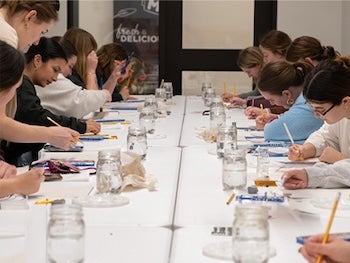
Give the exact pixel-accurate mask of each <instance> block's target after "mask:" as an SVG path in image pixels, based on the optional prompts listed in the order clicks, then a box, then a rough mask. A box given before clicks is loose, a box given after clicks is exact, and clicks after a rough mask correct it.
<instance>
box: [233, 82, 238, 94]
mask: <svg viewBox="0 0 350 263" xmlns="http://www.w3.org/2000/svg"><path fill="white" fill-rule="evenodd" d="M232 91H233V97H236V91H237V90H236V83H235V84H233V87H232Z"/></svg>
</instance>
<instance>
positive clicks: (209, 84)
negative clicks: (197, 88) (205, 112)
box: [202, 82, 211, 101]
mask: <svg viewBox="0 0 350 263" xmlns="http://www.w3.org/2000/svg"><path fill="white" fill-rule="evenodd" d="M207 88H211V83H210V82H203V83H202V99H203V101H205V96H206V93H207Z"/></svg>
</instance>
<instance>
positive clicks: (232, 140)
mask: <svg viewBox="0 0 350 263" xmlns="http://www.w3.org/2000/svg"><path fill="white" fill-rule="evenodd" d="M226 149H233V150H234V149H237V130H236V128H235V127H234V126H231V125H221V126H218V133H217V136H216V152H217V156H218V158H219V159H220V158H222V157H223V156H224V151H225V150H226Z"/></svg>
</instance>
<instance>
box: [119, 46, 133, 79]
mask: <svg viewBox="0 0 350 263" xmlns="http://www.w3.org/2000/svg"><path fill="white" fill-rule="evenodd" d="M133 56H135V52H134V51H133V52H131V54H130V56H129V57H128V59H127V60H126V62H125V65H124V67H122V69H121V71H120V72H121V73H122V74H125V72H126V68H127V66H128V65H129V64H130V61H131V59H132V57H133Z"/></svg>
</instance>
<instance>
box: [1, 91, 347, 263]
mask: <svg viewBox="0 0 350 263" xmlns="http://www.w3.org/2000/svg"><path fill="white" fill-rule="evenodd" d="M174 102H175V105H172V106H171V114H170V115H169V116H167V117H166V118H160V119H158V120H157V123H156V134H160V135H162V134H164V135H166V137H165V138H160V137H157V138H153V139H151V138H150V139H149V140H148V145H149V148H148V153H147V158H146V160H145V161H144V162H143V164H144V166H145V168H146V171H147V173H148V174H152V175H154V176H155V177H156V178H157V179H158V181H159V182H158V190H157V191H155V192H149V191H148V190H147V189H139V190H135V191H130V192H124V193H122V195H123V196H126V197H128V198H129V200H130V203H129V204H128V205H126V206H122V207H117V208H108V209H107V208H104V209H98V208H85V209H84V220H85V223H86V251H85V252H86V253H85V256H86V258H85V262H93V263H94V262H117V261H118V262H119V261H120V262H130V263H133V262H141V261H145V262H171V263H182V262H203V263H204V262H213V263H214V262H224V260H218V259H213V258H210V257H208V256H205V255H203V247H205V246H206V245H208V244H210V243H213V242H219V243H222V242H227V243H228V244H229V243H230V242H231V241H230V239H231V238H230V237H224V236H213V235H212V234H211V231H212V229H213V227H214V226H217V227H220V226H223V227H228V226H231V225H232V221H233V219H234V206H235V205H237V203H236V202H235V201H234V202H232V203H231V204H230V205H226V201H227V199H228V197H229V195H230V194H231V192H230V191H223V190H222V183H221V173H222V168H221V165H222V164H221V162H222V161H221V160H219V159H217V157H216V155H215V144H214V143H208V142H205V141H203V140H202V139H200V138H199V137H198V135H197V134H198V132H200V131H202V130H203V129H205V128H207V127H209V116H203V115H202V112H203V110H207V109H208V107H205V106H204V104H203V101H202V99H201V98H200V97H193V96H192V97H187V98H186V97H183V96H175V97H174ZM118 105H120V104H118V103H113V104H110V105H108V107H109V108H110V107H118ZM128 105H129V104H127V105H126V106H128ZM122 106H123V107H125V105H122ZM130 106H132V105H130ZM108 107H107V108H108ZM107 108H106V109H105V111H107V114H104V115H105V116H104V118H105V119H114V118H123V119H126V120H127V121H130V122H136V121H138V114H139V113H138V112H137V111H135V110H121V111H119V112H118V113H117V112H116V111H108V109H107ZM233 121H236V122H237V126H238V127H249V126H252V125H254V121H252V120H248V119H246V117H245V116H244V114H243V110H242V109H232V110H228V111H227V123H231V122H233ZM127 128H128V125H120V124H107V125H106V124H105V125H103V126H102V133H105V134H110V135H117V136H118V139H117V140H104V141H98V142H92V141H88V142H84V151H83V152H81V153H47V152H43V153H42V158H44V159H49V158H60V159H67V158H68V159H69V158H73V159H74V158H75V159H77V160H81V159H88V160H90V159H92V160H96V159H97V153H98V150H101V149H106V148H115V147H119V148H121V149H122V150H125V149H126V134H127ZM240 132H241V131H240V130H239V131H238V135H239V140H240V141H239V144H240V143H242V144H246V143H247V142H245V141H243V139H244V136H243V135H245V134H242V133H241V134H240ZM260 134H261V133H260ZM242 138H243V139H242ZM254 158H255V157H252V156H249V157H248V180H249V183H252V182H253V179H254V176H255V163H256V159H254ZM281 160H284V161H285V160H287V158H286V157H279V158H275V159H273V161H272V167H271V169H270V175H271V176H272V177H273V178H274V179H278V178H280V176H281V174H282V173H283V166H281V165H280V164H277V163H276V162H275V161H281ZM94 185H95V178H94V176H91V177H89V178H88V179H87V180H86V181H85V182H59V183H55V182H52V183H43V184H42V187H41V189H40V191H39V193H41V194H42V195H41V196H35V195H33V196H32V197H31V198H29V209H27V210H18V211H17V210H1V213H0V262H35V263H42V262H45V261H46V252H45V251H46V224H47V221H48V219H49V206H42V205H40V206H39V205H34V201H35V200H38V199H43V198H45V197H57V198H59V197H63V198H66V199H67V200H68V201H70V200H72V198H74V196H85V195H88V194H89V193H91V192H92V189H93V187H94ZM269 190H271V189H261V190H260V191H269ZM276 191H277V190H276ZM278 191H282V190H281V189H278ZM337 191H341V192H342V193H343V197H344V198H348V197H349V194H350V189H340V190H339V189H332V190H331V189H305V190H298V191H286V190H284V192H285V193H287V194H290V195H291V197H292V198H293V199H291V200H290V201H289V202H286V203H285V204H283V205H280V204H273V205H270V210H269V214H270V216H271V218H270V219H269V225H270V244H271V246H272V247H273V248H274V249H275V252H276V254H275V255H274V256H273V257H272V258H271V259H270V261H269V262H273V263H274V262H276V263H277V262H297V263H298V262H305V261H304V259H303V258H302V257H301V255H300V254H299V253H298V252H297V249H298V248H299V245H298V244H297V243H296V237H297V236H299V235H310V234H315V233H321V232H323V231H324V229H325V227H326V224H327V221H328V216H329V214H330V208H331V207H327V206H325V207H323V208H317V207H315V206H313V205H311V201H310V200H321V202H323V204H328V203H330V204H331V203H332V200H333V199H334V196H335V193H336V192H337ZM349 217H350V211H349V210H348V209H346V208H344V209H343V210H342V209H338V211H337V214H336V217H335V219H334V223H333V225H332V230H331V232H346V231H350V225H349V224H348V220H349ZM9 230H11V231H12V232H11V231H10V232H11V233H12V234H13V232H15V233H17V234H18V232H19V233H20V234H19V235H15V236H12V237H10V238H9V237H7V238H1V237H4V236H6V235H9V233H8V232H9ZM16 231H17V232H16ZM11 233H10V234H11Z"/></svg>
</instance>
